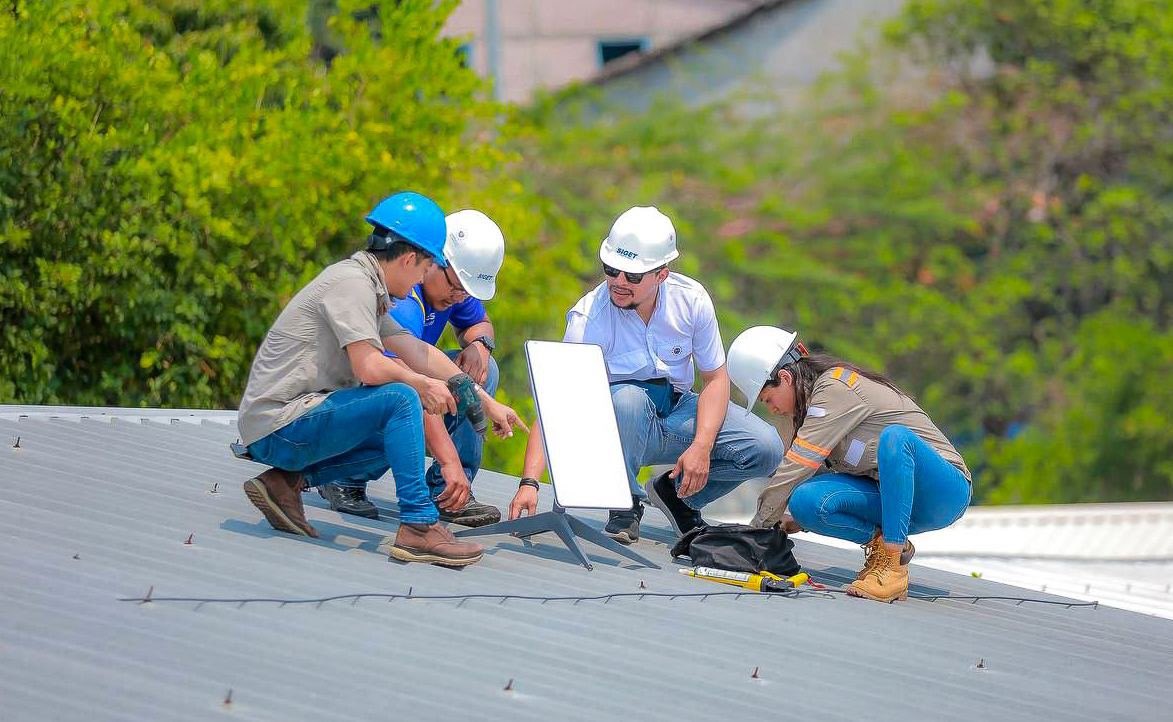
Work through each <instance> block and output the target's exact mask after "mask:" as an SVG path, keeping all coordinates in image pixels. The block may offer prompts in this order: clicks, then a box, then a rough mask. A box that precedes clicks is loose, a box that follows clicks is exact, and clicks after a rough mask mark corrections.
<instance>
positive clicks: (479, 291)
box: [453, 266, 497, 301]
mask: <svg viewBox="0 0 1173 722" xmlns="http://www.w3.org/2000/svg"><path fill="white" fill-rule="evenodd" d="M453 268H455V266H453ZM456 276H457V277H458V278H459V279H460V285H462V286H464V290H465V291H468V295H470V296H472V297H473V298H475V299H476V300H478V301H488V300H491V299H492V298H493V296H495V295H496V294H497V281H496V280H492V281H486V280H485V279H483V278H470V277H469V276H468V275H467V274H465V272H464V271H461V270H459V269H458V270H457V271H456Z"/></svg>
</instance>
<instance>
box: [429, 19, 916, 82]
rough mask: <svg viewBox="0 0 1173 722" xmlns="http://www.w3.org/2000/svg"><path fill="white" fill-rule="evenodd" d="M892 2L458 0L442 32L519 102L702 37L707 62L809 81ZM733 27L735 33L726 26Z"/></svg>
mask: <svg viewBox="0 0 1173 722" xmlns="http://www.w3.org/2000/svg"><path fill="white" fill-rule="evenodd" d="M901 5H903V0H591V1H590V2H581V1H576V0H465V1H463V2H461V5H460V6H459V7H457V8H456V11H455V12H454V13H453V14H452V16H450V18H449V20H448V23H447V26H446V28H445V34H446V35H449V36H468V38H469V41H468V43H467V46H466V48H467V54H468V60H469V64H470V66H472V67H473V68H475V69H476V70H477V71H479V73H481V74H482V75H487V76H491V77H494V79H496V82H495V93H496V96H497V97H499V98H501V100H506V101H514V102H526V101H528V100H530V98H531V97H533V95H534V93H535V91H537V90H540V89H554V88H558V87H562V86H565V84H568V83H570V82H572V81H582V80H591V79H596V77H601V76H602V77H611V76H615V75H624V74H628V73H629V71H631V70H633V69H636V68H642V69H640V70H639V75H643V74H645V73H646V71H647V70H650V71H651V73H652V74H653V75H655V74H657V73H663V70H662V69H660V70H656V69H655V68H660V67H662V64H663V63H662V61H664V60H666V59H670V57H671V59H674V57H679V56H682V55H687V56H690V57H691V56H694V55H696V54H697V52H698V49H699V50H700V52H704V48H705V47H707V46H708V45H710V41H713V43H714V45H713V48H716V50H717V53H716V55H714V60H718V61H723V62H720V63H719V66H720V67H723V68H726V71H727V70H732V71H733V73H734V74H737V75H739V76H740V75H744V74H746V73H753V71H755V70H758V69H760V68H761V66H762V64H764V63H765V64H766V66H771V67H773V68H774V69H775V70H777V69H781V70H784V71H785V73H784V75H785V76H791V75H793V76H794V77H799V79H802V80H804V81H809V80H812V79H813V77H814V76H815V75H818V74H819V73H821V71H822V70H825V69H827V68H829V67H830V64H832V63H833V62H834V61H835V56H836V55H838V53H840V52H842V50H846V49H848V48H849V47H852V45H853V42H854V40H855V39H856V35H857V33H859V30H860V28H861V25H862V23H863V22H865V21H867V20H869V19H873V18H883V16H887V15H889V14H891V13H893V12H894V11H895V9H899V8H900V6H901ZM734 29H741V30H743V32H739V33H732V34H731V33H730V32H728V30H734ZM744 30H752V32H750V33H746V32H744ZM734 47H735V48H738V49H737V50H734V49H733V48H734ZM730 60H732V61H733V62H732V63H730V62H728V61H730ZM649 61H650V62H649ZM645 66H646V68H645ZM766 69H767V71H768V68H766ZM637 84H638V83H637Z"/></svg>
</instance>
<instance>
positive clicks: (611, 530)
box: [603, 498, 644, 544]
mask: <svg viewBox="0 0 1173 722" xmlns="http://www.w3.org/2000/svg"><path fill="white" fill-rule="evenodd" d="M631 501H632V505H631V508H630V509H624V510H622V511H613V512H611V513H610V514H609V515H608V516H607V526H606V527H604V529H603V531H605V532H606V533H607V534H608V536H610V537H611V538H612V539H614V540H615V541H617V542H619V543H620V544H634V543H635V542H637V541H639V520H640V519H642V518H643V516H644V507H643V504H641V503H640V501H639V499H636V498H632V500H631Z"/></svg>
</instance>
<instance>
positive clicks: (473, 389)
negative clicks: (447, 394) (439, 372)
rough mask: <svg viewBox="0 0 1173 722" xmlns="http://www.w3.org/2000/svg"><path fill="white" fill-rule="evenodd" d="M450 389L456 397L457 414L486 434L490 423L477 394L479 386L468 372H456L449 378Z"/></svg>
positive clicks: (478, 431) (479, 431)
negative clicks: (486, 418)
mask: <svg viewBox="0 0 1173 722" xmlns="http://www.w3.org/2000/svg"><path fill="white" fill-rule="evenodd" d="M448 390H449V391H451V392H452V398H454V399H456V415H457V416H464V417H466V418H467V419H468V423H470V424H472V428H473V430H474V431H476V432H477V433H478V434H481V435H482V436H483V435H484V433H485V431H487V430H488V428H489V424H488V422H487V421H485V409H484V407H482V406H481V399H480V397H479V396H477V386H476V384H475V383H473V380H472V377H471V376H469V375H468V374H456V375H455V376H453V377H452V378H450V379H448Z"/></svg>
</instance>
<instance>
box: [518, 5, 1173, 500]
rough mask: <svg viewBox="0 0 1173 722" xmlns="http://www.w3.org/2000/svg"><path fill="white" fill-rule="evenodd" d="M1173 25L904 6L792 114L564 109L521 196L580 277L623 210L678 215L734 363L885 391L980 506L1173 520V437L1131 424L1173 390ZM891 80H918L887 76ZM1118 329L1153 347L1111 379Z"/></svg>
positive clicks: (539, 119) (558, 104)
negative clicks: (971, 473)
mask: <svg viewBox="0 0 1173 722" xmlns="http://www.w3.org/2000/svg"><path fill="white" fill-rule="evenodd" d="M1171 22H1173V10H1171V9H1170V6H1169V5H1168V4H1167V3H1143V2H1132V3H1130V2H1119V3H1110V2H1095V1H1093V0H1084V1H1079V0H1071V1H1070V2H1062V3H1054V2H1042V1H1041V0H1037V1H1036V0H1013V1H1011V2H998V3H989V2H983V1H981V0H942V1H940V2H927V1H926V2H912V3H910V5H909V8H908V10H907V12H906V13H905V15H904V16H903V17H902V18H901V19H900V20H899V21H898V22H897V23H895V25H894V27H893V28H892V29H891V31H890V34H889V36H888V39H889V41H890V44H889V45H887V46H886V47H880V48H865V49H863V50H862V51H861V52H860V53H859V54H858V55H857V56H855V57H853V58H851V59H849V61H848V62H847V63H846V64H845V67H844V69H843V71H842V72H840V73H837V74H835V75H834V76H833V77H830V78H828V79H826V81H825V82H824V83H823V84H822V85H821V86H820V87H819V88H817V89H816V92H815V94H814V96H813V98H812V101H811V102H809V103H808V104H807V105H806V106H804V107H802V108H800V109H798V110H797V111H794V110H788V109H787V107H786V106H785V104H784V103H783V102H781V99H778V98H772V97H771V96H770V93H769V91H768V90H764V91H759V92H755V93H754V94H753V95H752V96H741V97H732V98H729V99H728V100H726V101H723V102H721V103H718V104H715V105H710V106H706V107H701V108H693V107H689V106H687V105H686V104H685V103H683V102H682V101H681V100H679V99H673V98H672V97H670V96H669V97H665V98H662V99H661V100H660V102H659V104H658V105H656V106H655V107H653V108H652V110H651V111H650V112H648V113H646V114H639V115H633V114H629V113H626V112H624V111H623V110H622V109H621V108H615V107H611V106H609V105H608V104H607V103H606V100H605V97H604V94H601V93H599V92H598V91H597V90H595V89H590V90H575V91H571V92H570V93H567V94H563V95H560V96H558V97H555V98H551V99H549V100H547V102H545V103H543V104H540V105H539V106H538V107H537V108H536V109H535V110H534V111H533V112H532V114H531V115H530V116H529V120H530V121H531V122H532V123H533V124H534V126H535V130H534V131H533V132H531V133H529V134H528V135H527V134H521V135H519V137H520V138H522V139H523V141H524V142H526V143H527V144H528V145H527V150H526V151H525V152H524V153H523V155H524V157H525V159H526V163H525V166H524V169H525V173H526V174H527V176H526V177H527V182H529V183H531V184H532V185H534V186H535V187H541V188H543V189H545V193H546V194H547V195H548V196H549V197H550V198H551V200H552V201H553V202H554V203H555V205H556V207H557V209H558V210H559V211H560V212H562V213H566V214H569V215H570V216H572V217H574V218H577V219H579V221H580V223H581V225H582V227H583V228H584V229H588V228H589V229H590V230H589V231H587V232H584V233H582V234H579V236H578V238H577V243H578V244H579V246H580V248H581V249H582V252H583V253H584V254H590V253H592V252H593V250H594V248H593V246H594V244H596V243H597V238H598V237H599V235H600V234H602V233H605V231H606V223H607V222H608V221H609V219H611V218H613V217H614V216H615V215H616V214H617V213H618V212H619V211H620V210H622V208H623V207H625V206H627V205H630V204H632V203H656V204H657V205H659V206H661V207H662V208H664V209H665V210H667V211H668V212H669V213H670V214H671V215H672V216H673V218H675V219H676V220H677V225H678V229H679V231H680V237H681V242H682V244H683V247H684V256H683V258H682V261H681V262H680V264H679V265H680V268H681V270H683V271H684V272H686V273H691V274H693V275H698V276H699V277H700V278H701V280H703V281H704V282H705V283H706V284H707V285H708V286H709V288H710V290H712V291H713V293H714V295H715V297H716V298H717V301H718V309H719V310H720V312H721V315H722V325H723V328H724V329H725V334H726V337H727V338H726V341H728V340H729V337H731V336H732V335H734V334H736V332H737V331H738V330H740V328H743V327H744V326H746V325H748V324H750V323H763V322H764V323H775V324H782V325H789V326H795V327H797V328H798V329H799V330H800V331H802V332H804V334H805V335H806V336H807V338H808V341H811V342H813V343H814V345H816V346H822V347H825V348H827V349H829V350H831V351H833V352H836V353H839V354H842V355H844V356H847V357H849V358H852V359H854V360H857V361H859V362H861V363H865V364H868V365H872V366H875V367H878V368H881V369H883V370H885V371H887V372H889V373H891V374H892V375H893V376H895V378H897V380H898V381H899V382H900V383H901V385H902V386H904V387H905V388H906V389H907V390H909V391H911V392H912V393H913V394H914V395H915V396H916V397H917V398H918V399H919V400H920V401H921V403H922V404H923V405H924V406H925V407H926V408H927V409H928V410H929V412H930V413H931V414H932V415H933V416H934V418H935V419H936V420H937V421H938V422H939V424H940V425H941V426H942V427H943V428H945V429H946V431H947V432H949V433H950V434H951V435H952V436H953V437H954V438H955V439H957V440H958V441H959V443H961V444H962V445H963V446H964V447H965V452H966V454H967V456H968V457H969V458H970V460H971V462H973V464H974V465H975V466H976V467H978V468H979V469H980V471H981V474H980V477H979V483H978V486H977V488H976V491H977V494H978V495H979V498H981V497H983V496H984V495H989V497H988V498H989V499H990V500H993V501H1011V500H1019V499H1030V500H1042V499H1050V500H1076V499H1082V500H1095V499H1106V498H1113V499H1118V498H1173V475H1171V474H1170V469H1169V466H1168V465H1167V464H1166V463H1163V462H1160V461H1158V460H1160V459H1164V458H1167V457H1168V450H1169V449H1168V443H1169V437H1170V436H1171V435H1170V434H1169V433H1168V432H1166V431H1164V430H1165V429H1169V428H1173V419H1171V418H1170V416H1169V413H1168V412H1167V411H1166V410H1164V408H1165V407H1164V406H1162V405H1161V404H1160V403H1155V404H1150V403H1147V402H1144V403H1141V402H1142V401H1144V400H1143V399H1141V401H1138V402H1137V403H1138V406H1137V407H1136V408H1135V409H1132V410H1129V409H1127V408H1126V406H1127V404H1126V403H1124V401H1123V400H1124V399H1132V400H1135V398H1134V396H1133V395H1130V394H1133V391H1132V390H1134V389H1144V388H1146V387H1145V386H1144V385H1143V384H1140V379H1139V378H1138V377H1137V376H1136V374H1137V373H1138V371H1139V370H1140V369H1148V370H1150V371H1151V372H1152V373H1155V374H1156V375H1157V377H1158V378H1160V377H1163V375H1165V374H1167V373H1168V372H1170V371H1173V366H1171V365H1170V358H1169V355H1168V351H1167V348H1168V346H1167V343H1168V340H1169V338H1170V330H1169V316H1170V290H1171V289H1170V283H1169V279H1170V261H1171V258H1173V241H1171V239H1173V205H1171V198H1173V193H1171V192H1170V191H1171V190H1173V189H1171V188H1170V178H1173V163H1171V162H1170V161H1171V160H1173V156H1171V154H1173V143H1170V142H1169V140H1170V135H1169V130H1170V126H1169V121H1168V119H1169V118H1170V117H1173V113H1171V112H1170V110H1171V103H1170V90H1171V87H1173V84H1171V80H1170V77H1171V76H1170V75H1169V74H1168V73H1167V72H1166V71H1165V70H1163V69H1164V68H1168V67H1171V66H1173V62H1171V61H1173V57H1171V53H1173V41H1171V40H1170V38H1173V34H1170V33H1169V32H1168V31H1169V30H1170V29H1171V28H1170V23H1171ZM894 56H895V59H897V60H907V59H908V58H912V59H915V60H916V61H918V62H919V65H918V66H917V69H916V70H915V71H914V72H913V73H912V74H911V75H909V74H908V71H907V68H908V65H907V63H903V64H901V63H897V64H896V65H895V67H896V68H897V69H898V70H900V69H902V68H903V69H904V70H903V74H897V75H895V76H893V75H891V74H890V72H889V71H888V67H889V66H888V64H887V61H888V60H889V59H892V58H893V57H894ZM910 86H912V87H911V88H910ZM910 89H911V90H912V91H914V92H909V91H910ZM1138 319H1141V320H1143V321H1144V324H1143V325H1141V326H1137V322H1138ZM1117 327H1119V328H1120V330H1121V333H1122V334H1123V335H1124V336H1126V337H1128V338H1132V339H1135V338H1137V337H1138V336H1139V335H1144V334H1148V335H1149V336H1150V337H1151V338H1152V341H1153V342H1152V343H1143V344H1133V345H1132V346H1130V347H1128V348H1129V350H1128V351H1127V353H1129V354H1130V356H1131V358H1130V359H1128V361H1127V362H1120V363H1119V364H1117V365H1115V366H1114V368H1115V372H1114V373H1113V374H1109V375H1108V376H1105V377H1103V378H1101V377H1100V373H1099V371H1100V369H1101V367H1102V366H1104V364H1105V363H1107V362H1108V361H1110V360H1111V356H1110V354H1109V352H1108V351H1107V349H1114V350H1115V351H1116V352H1122V350H1123V349H1124V348H1125V346H1123V345H1121V344H1119V343H1107V341H1108V339H1107V338H1106V336H1107V335H1108V334H1110V333H1111V331H1112V329H1114V328H1117ZM1138 329H1143V330H1138ZM1093 370H1094V372H1093ZM1101 384H1102V386H1103V389H1102V391H1100V392H1095V393H1093V391H1092V389H1093V388H1096V387H1097V385H1101ZM1138 384H1140V385H1138ZM1149 393H1151V394H1152V395H1153V396H1156V397H1157V398H1159V394H1157V392H1149ZM1075 404H1079V405H1083V411H1082V412H1077V407H1076V406H1075ZM1142 409H1143V410H1142ZM1077 418H1078V419H1082V420H1083V421H1081V422H1077V421H1076V419H1077ZM1023 428H1025V429H1027V432H1026V433H1022V434H1018V431H1019V430H1021V429H1023ZM1124 428H1127V429H1129V430H1130V431H1128V432H1123V431H1122V429H1124ZM1122 433H1125V434H1126V437H1127V438H1128V439H1129V443H1130V444H1131V445H1132V446H1133V447H1134V448H1133V449H1132V452H1131V453H1132V454H1133V456H1132V457H1131V458H1130V460H1129V461H1128V462H1127V463H1123V460H1122V458H1121V457H1120V456H1119V455H1118V453H1117V451H1113V450H1112V449H1114V448H1115V443H1116V440H1119V439H1120V438H1121V437H1120V436H1119V435H1120V434H1122ZM1016 434H1017V435H1016ZM1080 435H1086V437H1087V438H1083V439H1082V440H1079V439H1077V437H1078V436H1080ZM1057 439H1062V441H1061V442H1060V441H1057ZM1045 440H1046V443H1044V441H1045ZM1059 443H1063V444H1073V445H1078V446H1079V447H1080V450H1079V453H1071V454H1056V453H1054V450H1055V448H1056V446H1055V445H1056V444H1059ZM1031 477H1037V478H1036V479H1035V481H1034V482H1033V483H1029V482H1028V478H1031Z"/></svg>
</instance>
